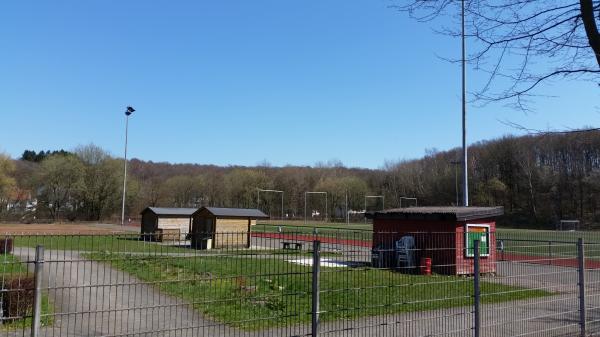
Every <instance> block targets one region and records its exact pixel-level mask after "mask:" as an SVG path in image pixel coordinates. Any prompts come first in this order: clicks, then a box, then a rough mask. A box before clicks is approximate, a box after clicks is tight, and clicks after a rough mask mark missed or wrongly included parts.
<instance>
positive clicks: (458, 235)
mask: <svg viewBox="0 0 600 337" xmlns="http://www.w3.org/2000/svg"><path fill="white" fill-rule="evenodd" d="M466 223H469V224H487V225H490V243H489V249H490V255H489V256H482V257H481V260H480V261H481V264H480V267H481V272H482V273H493V272H496V263H495V262H496V222H495V220H494V219H478V220H473V221H468V222H454V221H431V220H405V219H375V220H374V221H373V248H377V247H378V246H380V247H383V248H388V249H392V248H393V247H394V242H395V241H396V240H399V239H400V238H401V237H402V236H405V235H410V236H413V237H415V244H416V246H417V249H420V251H419V252H418V254H417V258H418V259H419V258H421V257H429V258H431V259H432V265H433V271H434V272H436V273H440V274H449V275H465V274H473V268H474V267H473V258H469V257H465V244H464V241H465V233H464V229H465V224H466ZM417 262H419V261H417Z"/></svg>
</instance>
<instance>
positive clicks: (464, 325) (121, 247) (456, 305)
mask: <svg viewBox="0 0 600 337" xmlns="http://www.w3.org/2000/svg"><path fill="white" fill-rule="evenodd" d="M599 236H600V235H599ZM156 239H157V237H155V236H151V235H149V236H140V235H124V234H115V235H49V236H45V235H33V236H32V235H12V236H5V237H4V239H3V241H0V250H1V251H2V252H3V254H2V255H1V257H2V263H1V265H0V272H1V273H2V275H1V280H2V292H1V296H0V299H1V300H2V303H1V305H0V307H1V308H2V310H1V314H2V318H1V319H0V321H1V322H2V326H1V327H0V333H1V334H4V335H6V336H25V335H28V336H115V337H116V336H248V337H250V336H253V337H254V336H273V337H275V336H382V337H383V336H417V337H421V336H422V337H425V336H594V335H596V334H600V240H598V241H594V240H595V233H594V234H589V233H571V232H570V233H552V232H535V231H508V232H498V233H495V232H492V233H488V235H487V236H485V238H484V237H479V238H478V239H477V240H473V241H472V245H469V244H468V243H467V239H468V238H467V237H466V236H465V234H464V233H454V232H453V233H377V234H373V233H372V232H368V231H336V232H335V233H333V232H329V233H328V232H319V231H317V232H316V233H315V232H314V231H313V232H312V233H311V232H307V231H296V232H294V231H291V230H287V231H279V230H277V231H274V232H265V231H263V232H261V233H253V234H249V233H202V234H197V236H195V237H189V236H187V237H185V236H184V237H181V236H170V237H169V236H163V237H162V238H161V239H162V241H157V240H156Z"/></svg>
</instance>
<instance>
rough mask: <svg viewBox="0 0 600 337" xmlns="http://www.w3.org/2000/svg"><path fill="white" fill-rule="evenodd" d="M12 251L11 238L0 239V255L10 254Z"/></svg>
mask: <svg viewBox="0 0 600 337" xmlns="http://www.w3.org/2000/svg"><path fill="white" fill-rule="evenodd" d="M12 251H13V238H9V237H0V254H10V253H12Z"/></svg>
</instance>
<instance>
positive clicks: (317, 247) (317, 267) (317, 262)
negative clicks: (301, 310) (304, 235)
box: [311, 240, 321, 337]
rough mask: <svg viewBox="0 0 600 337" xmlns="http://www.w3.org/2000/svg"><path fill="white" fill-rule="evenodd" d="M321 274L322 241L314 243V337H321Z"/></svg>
mask: <svg viewBox="0 0 600 337" xmlns="http://www.w3.org/2000/svg"><path fill="white" fill-rule="evenodd" d="M320 273H321V241H319V240H315V241H313V268H312V310H311V315H312V325H311V328H312V333H311V335H312V337H318V336H319V310H320V309H319V301H320V299H319V291H320V289H321V288H320V284H319V274H320Z"/></svg>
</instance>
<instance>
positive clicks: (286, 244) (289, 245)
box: [281, 241, 304, 250]
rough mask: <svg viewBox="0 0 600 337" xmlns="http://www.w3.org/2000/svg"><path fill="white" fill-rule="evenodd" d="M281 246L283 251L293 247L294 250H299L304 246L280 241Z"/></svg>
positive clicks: (298, 243)
mask: <svg viewBox="0 0 600 337" xmlns="http://www.w3.org/2000/svg"><path fill="white" fill-rule="evenodd" d="M281 245H282V246H283V249H292V246H294V249H295V250H301V249H302V246H303V245H304V244H303V243H300V242H291V241H282V242H281Z"/></svg>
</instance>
